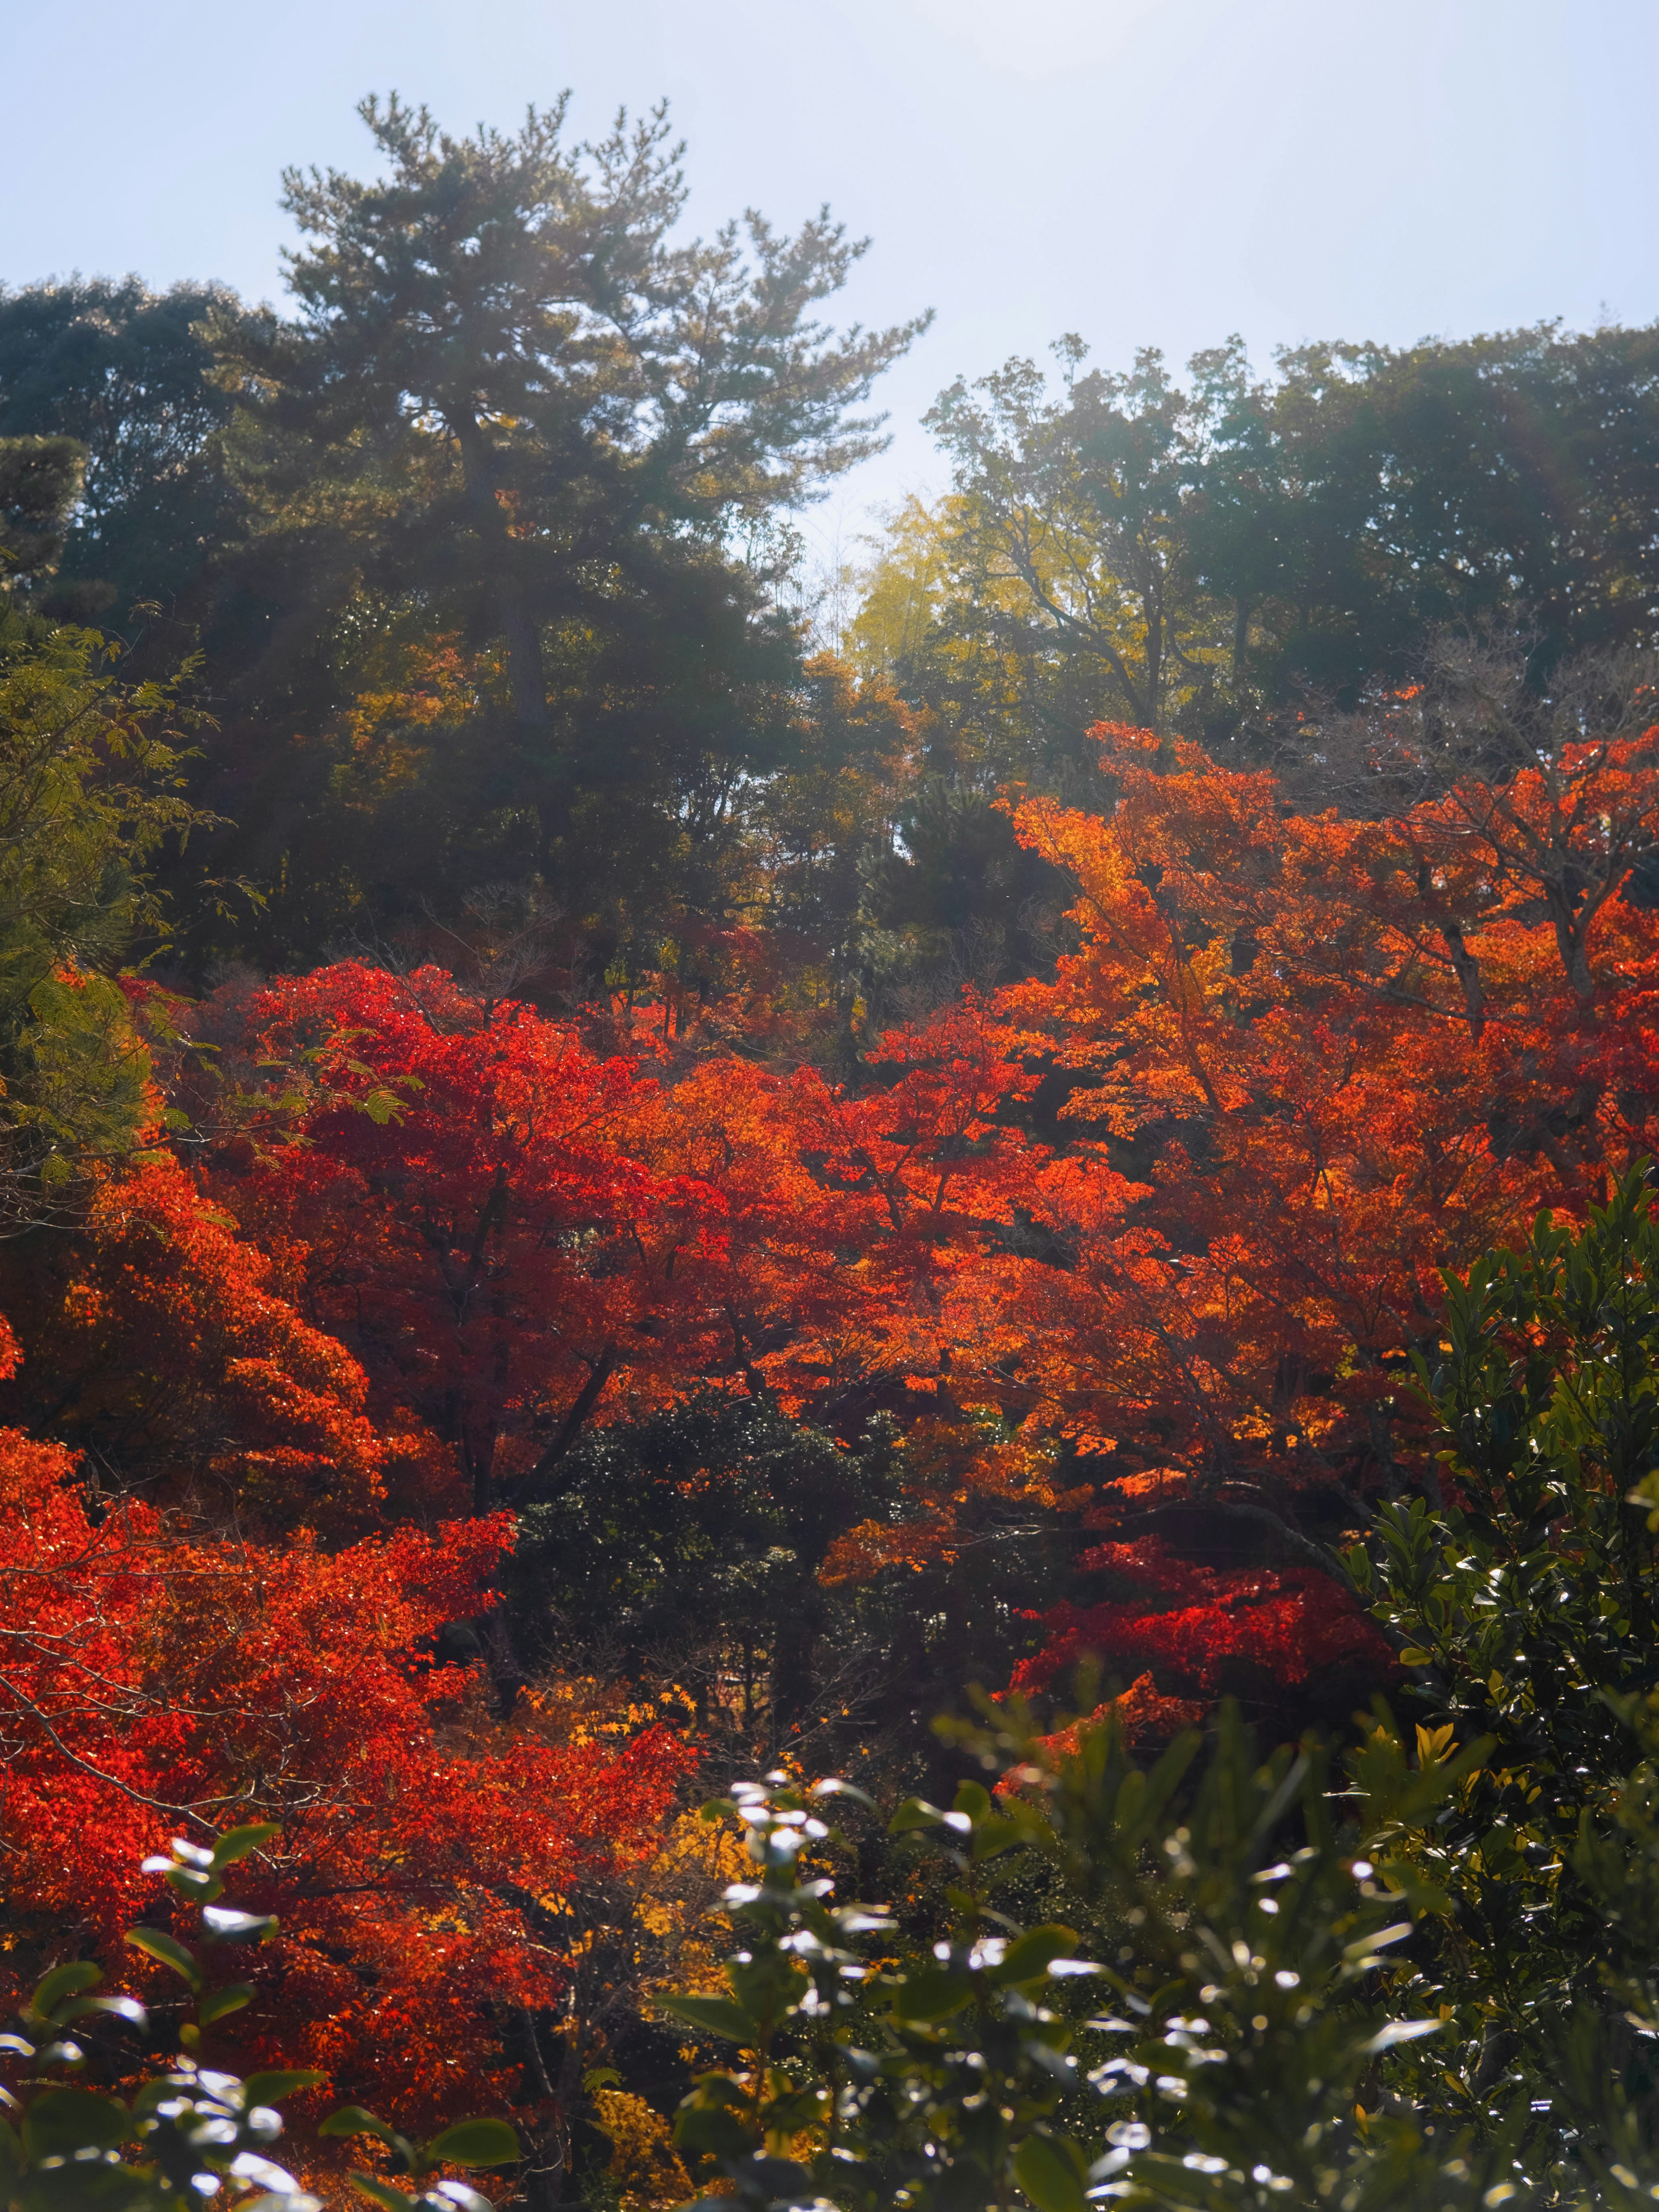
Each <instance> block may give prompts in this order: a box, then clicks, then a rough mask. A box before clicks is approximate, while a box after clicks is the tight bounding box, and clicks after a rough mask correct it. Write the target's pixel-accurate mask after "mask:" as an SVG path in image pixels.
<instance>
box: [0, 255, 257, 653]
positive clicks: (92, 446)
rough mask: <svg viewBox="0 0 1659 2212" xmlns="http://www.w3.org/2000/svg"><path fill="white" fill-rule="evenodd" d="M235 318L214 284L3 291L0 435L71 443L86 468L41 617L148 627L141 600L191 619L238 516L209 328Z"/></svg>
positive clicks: (225, 400) (225, 404) (228, 297)
mask: <svg viewBox="0 0 1659 2212" xmlns="http://www.w3.org/2000/svg"><path fill="white" fill-rule="evenodd" d="M239 312H240V311H239V308H238V305H237V302H236V300H235V298H234V295H233V294H231V293H230V292H229V291H228V290H227V289H225V287H223V286H222V285H211V284H175V285H173V286H172V287H171V288H170V289H169V290H167V292H165V293H155V292H151V291H149V289H147V288H146V287H145V286H144V285H143V284H142V283H140V282H139V280H138V279H137V277H136V276H127V277H123V278H121V279H119V280H116V281H112V280H111V279H108V278H106V277H94V278H91V279H87V278H82V277H78V276H77V277H73V278H71V279H70V281H69V282H68V283H43V284H30V285H26V286H24V287H23V288H22V289H21V290H19V291H15V292H13V291H7V290H4V289H0V440H5V441H9V440H12V439H18V440H27V439H37V440H46V441H49V442H51V443H52V444H54V445H58V446H62V445H64V444H65V443H66V442H67V441H71V440H72V441H74V443H75V445H76V448H77V449H78V453H79V455H80V459H81V464H82V465H81V467H80V468H79V469H78V470H77V471H76V483H75V488H74V507H73V512H72V513H70V514H68V515H66V516H65V518H64V520H65V524H66V529H65V532H64V542H63V560H62V564H61V566H60V567H59V568H58V569H57V572H56V574H55V575H54V576H53V577H52V580H51V584H50V588H49V589H45V590H42V591H40V592H38V596H39V597H40V599H41V602H42V604H43V605H44V606H45V607H46V610H47V611H49V612H52V613H54V614H56V615H58V616H59V617H68V618H70V619H72V620H76V621H80V622H88V621H94V620H97V619H99V618H100V617H107V618H109V619H110V620H112V622H113V623H114V625H115V627H116V628H117V629H120V630H122V631H123V632H124V633H126V634H129V635H130V634H131V633H132V632H134V631H135V630H136V629H137V628H138V627H139V625H140V623H141V622H143V621H151V622H153V621H154V609H153V608H152V612H151V614H150V615H149V617H139V616H137V614H136V611H135V610H136V609H137V607H138V606H139V605H141V604H148V603H156V604H157V605H161V606H165V607H166V608H167V611H168V614H169V616H170V617H172V618H173V620H175V621H179V620H185V618H186V609H185V606H184V605H181V604H180V603H181V602H182V601H186V600H187V599H188V598H189V595H190V593H191V589H192V587H193V586H195V585H196V584H197V581H198V580H199V579H200V577H201V574H202V572H203V570H204V566H205V564H206V562H207V561H208V559H209V557H210V552H211V550H212V547H213V544H214V543H215V541H216V539H218V538H222V536H223V535H224V534H225V533H226V532H227V531H228V529H229V528H230V527H231V526H232V523H233V520H234V516H235V513H236V501H235V495H234V491H233V489H232V485H231V482H230V478H229V477H228V473H227V471H226V468H225V465H224V460H223V457H222V451H221V448H220V444H219V435H220V433H221V432H222V429H223V428H224V426H225V424H226V422H228V418H229V416H230V412H231V399H230V395H229V394H228V392H225V391H224V390H223V389H222V387H221V386H220V385H219V384H217V383H216V381H215V379H214V374H213V354H212V351H211V349H210V346H209V344H208V343H207V339H206V336H205V332H204V323H205V321H206V319H207V318H208V317H209V315H210V314H213V315H217V316H218V317H219V318H220V319H222V321H224V322H226V323H233V322H234V319H235V318H236V316H237V314H238V313H239ZM0 504H3V501H0ZM169 635H171V636H172V637H173V638H174V639H176V638H177V635H178V632H177V630H170V632H169Z"/></svg>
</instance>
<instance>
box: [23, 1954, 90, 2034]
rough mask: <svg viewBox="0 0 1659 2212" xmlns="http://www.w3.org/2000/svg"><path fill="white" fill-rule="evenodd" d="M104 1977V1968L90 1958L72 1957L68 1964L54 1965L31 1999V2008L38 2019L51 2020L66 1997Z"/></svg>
mask: <svg viewBox="0 0 1659 2212" xmlns="http://www.w3.org/2000/svg"><path fill="white" fill-rule="evenodd" d="M103 1978H104V1970H103V1968H102V1967H101V1966H94V1964H93V1962H92V1960H90V1959H71V1960H70V1961H69V1963H68V1964H67V1965H66V1966H54V1967H53V1968H52V1972H50V1973H49V1974H48V1975H46V1978H45V1979H44V1980H43V1981H42V1982H41V1983H40V1985H39V1987H38V1988H37V1989H36V1990H35V1992H34V1995H33V1996H32V1997H31V1998H30V1999H29V2010H30V2012H31V2013H32V2014H33V2015H34V2017H35V2019H36V2020H51V2019H52V2018H53V2017H54V2016H55V2015H56V2013H57V2009H58V2006H59V2005H60V2004H62V2003H63V2002H64V1998H65V1997H73V1996H79V1995H80V1993H81V1991H82V1990H89V1989H91V1988H92V1986H93V1985H94V1983H97V1982H101V1981H102V1980H103Z"/></svg>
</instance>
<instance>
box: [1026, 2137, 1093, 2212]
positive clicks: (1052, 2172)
mask: <svg viewBox="0 0 1659 2212" xmlns="http://www.w3.org/2000/svg"><path fill="white" fill-rule="evenodd" d="M1014 2179H1015V2180H1016V2181H1018V2184H1019V2185H1020V2187H1021V2189H1022V2190H1023V2191H1024V2193H1025V2195H1026V2196H1027V2197H1030V2201H1031V2203H1033V2204H1034V2205H1035V2206H1036V2212H1089V2198H1088V2193H1087V2191H1086V2190H1085V2186H1084V2180H1083V2175H1082V2173H1081V2172H1080V2171H1079V2161H1078V2160H1076V2159H1075V2158H1074V2157H1073V2155H1072V2154H1071V2151H1070V2147H1069V2146H1068V2145H1065V2144H1061V2143H1058V2142H1054V2139H1053V2138H1052V2137H1051V2136H1026V2138H1025V2140H1024V2142H1023V2143H1022V2144H1021V2145H1020V2147H1019V2148H1018V2150H1017V2151H1016V2152H1015V2153H1014Z"/></svg>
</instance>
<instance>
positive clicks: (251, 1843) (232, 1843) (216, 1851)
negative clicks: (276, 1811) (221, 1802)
mask: <svg viewBox="0 0 1659 2212" xmlns="http://www.w3.org/2000/svg"><path fill="white" fill-rule="evenodd" d="M281 1834H282V1830H281V1829H280V1828H279V1827H278V1826H277V1825H276V1822H275V1821H274V1820H249V1821H247V1822H246V1823H245V1824H244V1825H243V1826H241V1827H240V1828H227V1829H226V1831H225V1832H224V1834H223V1835H222V1836H221V1837H220V1838H219V1840H218V1842H217V1843H216V1844H215V1845H214V1846H213V1863H214V1866H215V1868H216V1869H222V1868H224V1867H228V1866H233V1865H234V1863H236V1861H237V1860H238V1859H245V1858H246V1857H247V1855H248V1853H249V1852H250V1851H257V1850H258V1848H259V1846H260V1844H268V1843H270V1840H271V1838H272V1837H273V1836H280V1835H281Z"/></svg>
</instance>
